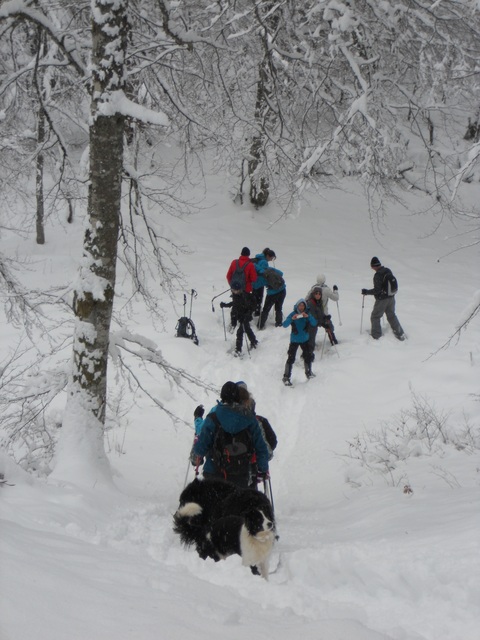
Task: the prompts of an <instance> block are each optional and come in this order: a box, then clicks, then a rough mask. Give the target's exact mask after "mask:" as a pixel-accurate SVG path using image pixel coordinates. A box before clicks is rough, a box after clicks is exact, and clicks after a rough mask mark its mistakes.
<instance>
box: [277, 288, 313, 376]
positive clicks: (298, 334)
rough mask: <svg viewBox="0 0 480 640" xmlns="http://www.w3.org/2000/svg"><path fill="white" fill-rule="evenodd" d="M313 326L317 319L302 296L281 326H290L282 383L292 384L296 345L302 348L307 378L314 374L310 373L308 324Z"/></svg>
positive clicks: (310, 359)
mask: <svg viewBox="0 0 480 640" xmlns="http://www.w3.org/2000/svg"><path fill="white" fill-rule="evenodd" d="M309 325H310V326H313V327H315V326H316V325H317V320H315V318H314V317H313V315H312V314H311V313H309V311H308V309H307V303H306V301H305V299H304V298H300V300H299V301H298V302H297V303H296V304H295V306H294V307H293V311H292V312H291V313H290V314H289V315H288V316H287V317H286V319H285V321H284V323H283V326H284V327H285V328H287V327H290V326H291V328H292V329H291V333H290V345H289V347H288V353H287V362H286V363H285V371H284V373H283V384H284V385H285V386H287V387H291V386H292V382H291V380H290V378H291V375H292V368H293V364H294V362H295V358H296V355H297V351H298V347H300V348H301V349H302V354H303V362H304V366H305V375H306V376H307V379H310V378H313V377H314V376H315V374H314V373H312V351H311V350H310V343H309V339H310V336H309V333H308V326H309Z"/></svg>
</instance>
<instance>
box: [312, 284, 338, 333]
mask: <svg viewBox="0 0 480 640" xmlns="http://www.w3.org/2000/svg"><path fill="white" fill-rule="evenodd" d="M326 280H327V279H326V277H325V274H324V273H319V274H318V276H317V282H316V284H314V285H313V287H310V291H309V292H308V293H307V296H306V299H307V300H308V299H309V298H310V297H311V295H312V292H313V290H314V289H315V287H322V304H323V311H324V313H325V315H328V301H329V300H333V302H338V300H339V299H340V294H339V293H338V287H337V285H336V284H334V285H333V287H332V288H331V289H330V287H329V286H328V285H327V284H326ZM332 327H333V325H332Z"/></svg>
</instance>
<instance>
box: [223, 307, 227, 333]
mask: <svg viewBox="0 0 480 640" xmlns="http://www.w3.org/2000/svg"><path fill="white" fill-rule="evenodd" d="M222 318H223V333H224V335H225V342H226V341H227V328H226V327H225V309H224V308H223V307H222Z"/></svg>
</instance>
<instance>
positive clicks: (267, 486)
mask: <svg viewBox="0 0 480 640" xmlns="http://www.w3.org/2000/svg"><path fill="white" fill-rule="evenodd" d="M263 493H264V494H265V495H266V496H267V498H268V499H269V500H270V504H271V505H272V512H273V513H275V505H274V504H273V493H272V481H271V480H270V476H268V478H264V480H263Z"/></svg>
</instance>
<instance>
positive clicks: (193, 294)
mask: <svg viewBox="0 0 480 640" xmlns="http://www.w3.org/2000/svg"><path fill="white" fill-rule="evenodd" d="M197 295H198V294H197V292H196V291H195V289H192V290H191V291H190V319H191V318H192V303H193V299H194V298H196V297H197Z"/></svg>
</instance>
